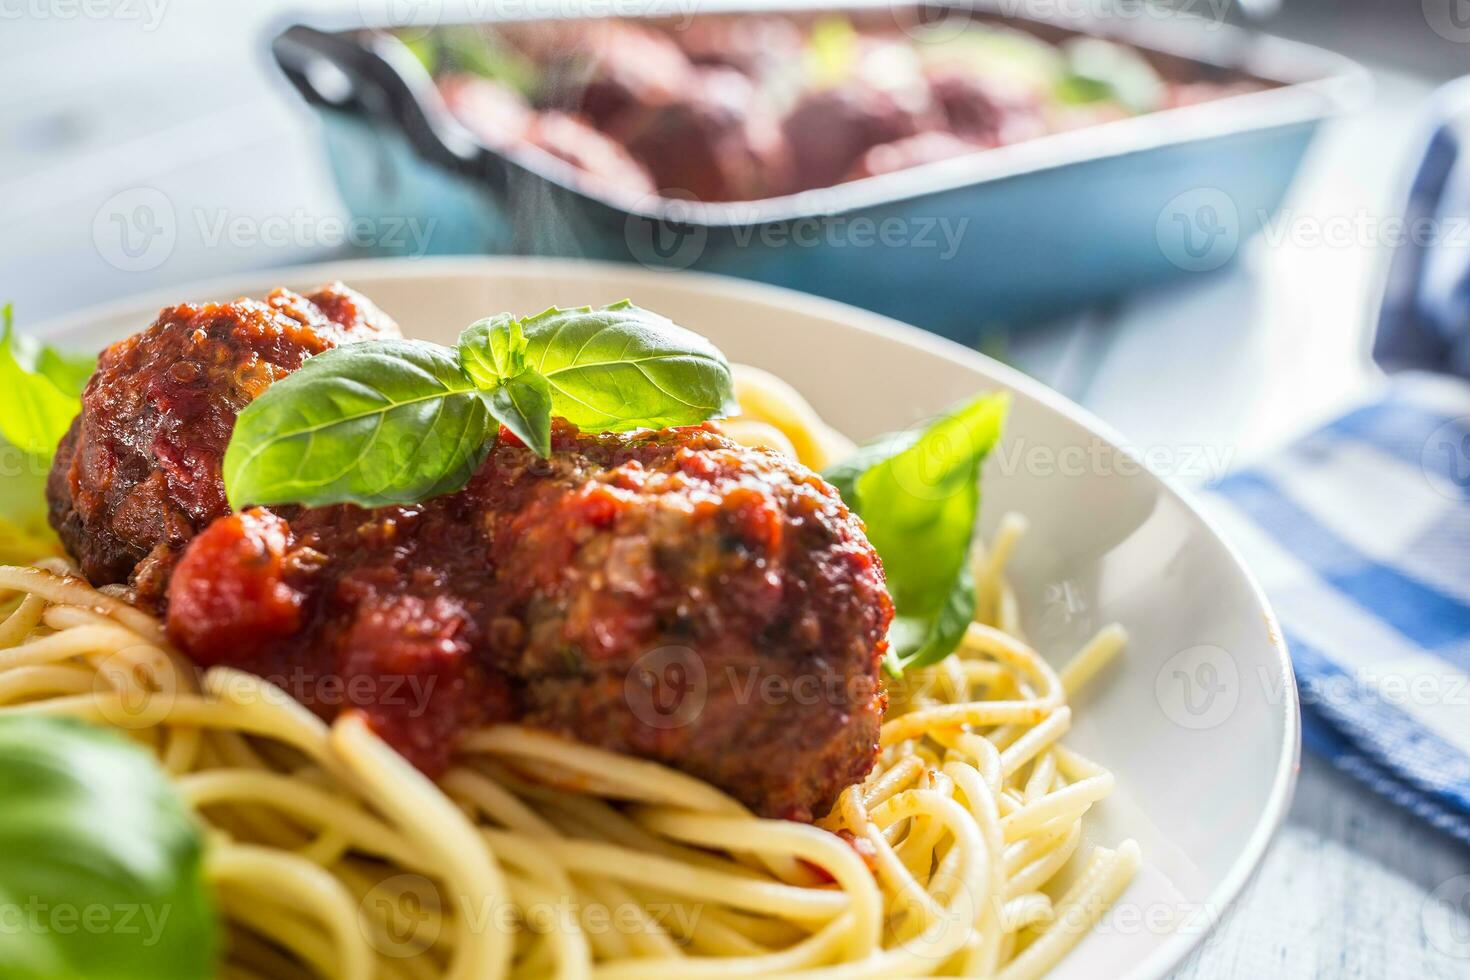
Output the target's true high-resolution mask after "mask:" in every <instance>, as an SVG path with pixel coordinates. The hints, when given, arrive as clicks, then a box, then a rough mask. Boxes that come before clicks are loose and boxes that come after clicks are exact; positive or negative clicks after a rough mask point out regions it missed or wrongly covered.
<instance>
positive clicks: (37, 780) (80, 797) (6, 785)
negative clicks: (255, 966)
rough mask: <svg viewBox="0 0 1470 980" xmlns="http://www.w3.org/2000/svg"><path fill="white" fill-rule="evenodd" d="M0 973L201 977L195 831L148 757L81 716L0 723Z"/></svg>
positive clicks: (122, 978) (207, 913)
mask: <svg viewBox="0 0 1470 980" xmlns="http://www.w3.org/2000/svg"><path fill="white" fill-rule="evenodd" d="M0 800H3V801H4V805H3V807H0V916H4V918H3V919H0V934H3V936H4V939H3V941H0V976H4V977H6V978H7V980H154V978H158V977H170V978H175V977H176V978H179V980H196V978H197V980H205V978H207V977H210V976H213V975H214V970H215V951H216V948H217V944H218V935H217V933H218V930H217V927H216V918H215V912H214V907H213V902H212V900H211V896H210V893H209V890H208V888H207V886H206V882H205V879H204V872H203V840H202V836H201V834H200V832H199V829H198V827H197V826H196V824H195V823H194V821H193V819H192V818H191V816H190V814H189V812H188V810H187V809H186V808H185V806H184V804H183V802H182V800H181V799H180V798H179V796H178V794H177V792H176V791H175V790H174V788H173V787H172V786H171V785H170V784H169V782H168V780H167V778H166V777H165V776H164V773H163V771H162V770H161V769H160V768H159V767H158V765H157V763H156V762H155V761H154V760H153V758H152V757H151V756H150V755H149V754H148V753H147V752H145V751H143V750H142V749H140V748H138V747H137V746H134V745H132V744H131V743H129V742H128V741H127V740H125V739H123V738H120V737H118V736H117V735H115V734H113V733H111V732H108V731H105V730H103V729H100V728H95V727H91V726H88V725H84V724H82V723H81V722H77V721H72V720H67V719H59V718H40V717H25V716H20V717H8V718H4V719H0Z"/></svg>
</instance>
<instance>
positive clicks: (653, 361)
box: [522, 301, 739, 432]
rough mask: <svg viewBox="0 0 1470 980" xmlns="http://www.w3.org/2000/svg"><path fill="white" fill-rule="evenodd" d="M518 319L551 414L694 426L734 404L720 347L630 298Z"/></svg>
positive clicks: (577, 419) (617, 423)
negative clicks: (543, 384) (544, 382)
mask: <svg viewBox="0 0 1470 980" xmlns="http://www.w3.org/2000/svg"><path fill="white" fill-rule="evenodd" d="M522 325H523V326H524V328H525V336H526V366H527V367H528V368H529V369H531V370H533V371H535V372H536V373H537V374H540V375H541V376H542V377H544V378H546V380H547V381H548V382H550V385H551V404H552V414H553V415H557V416H560V417H561V418H564V419H566V420H567V421H568V422H571V423H572V424H573V425H575V426H577V427H578V428H579V429H586V430H588V431H592V432H627V431H629V430H631V429H664V428H669V427H671V426H678V425H698V424H699V423H700V422H705V421H707V420H709V419H712V418H723V417H724V416H726V415H733V414H734V413H735V412H737V411H738V410H739V405H738V404H737V403H736V401H735V393H734V385H733V383H732V381H731V378H730V365H729V363H728V362H727V361H726V360H725V355H723V354H721V353H720V351H719V349H718V348H716V347H715V346H714V345H713V344H711V343H710V342H709V341H708V340H705V339H704V338H703V337H701V336H699V335H698V334H696V333H694V332H692V331H689V330H685V329H684V328H683V327H680V326H677V325H676V324H674V323H673V321H671V320H669V319H668V318H667V317H663V316H659V315H658V314H657V313H651V312H649V311H648V310H643V309H639V308H638V307H636V306H634V305H633V304H632V303H629V302H627V301H624V302H621V303H615V304H613V305H612V306H605V307H603V308H602V309H600V310H594V309H592V308H591V307H587V306H584V307H580V308H578V309H573V310H562V309H556V308H554V307H553V308H552V309H549V310H547V311H546V312H544V313H541V314H539V315H537V316H534V317H531V318H529V319H527V320H524V321H522Z"/></svg>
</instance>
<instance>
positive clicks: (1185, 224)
mask: <svg viewBox="0 0 1470 980" xmlns="http://www.w3.org/2000/svg"><path fill="white" fill-rule="evenodd" d="M1154 234H1155V236H1156V238H1157V240H1158V244H1159V249H1160V250H1161V251H1162V252H1163V253H1164V258H1166V259H1168V260H1169V261H1170V262H1172V263H1173V264H1174V265H1176V266H1178V267H1179V268H1181V269H1184V270H1185V271H1186V272H1210V271H1213V270H1215V269H1218V268H1220V267H1221V266H1222V265H1224V264H1225V263H1226V262H1229V261H1230V260H1231V258H1233V257H1234V255H1235V252H1236V249H1237V248H1239V246H1240V211H1239V209H1238V208H1236V206H1235V201H1234V200H1233V199H1232V198H1231V197H1230V195H1229V194H1226V193H1225V192H1224V191H1222V190H1220V189H1219V188H1217V187H1196V188H1194V189H1193V190H1188V191H1185V192H1184V193H1182V194H1178V195H1176V196H1175V197H1173V198H1172V199H1171V200H1170V201H1169V203H1168V204H1165V205H1164V208H1163V210H1162V211H1160V212H1159V217H1158V221H1157V222H1156V223H1155V225H1154Z"/></svg>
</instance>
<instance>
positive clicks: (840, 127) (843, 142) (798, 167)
mask: <svg viewBox="0 0 1470 980" xmlns="http://www.w3.org/2000/svg"><path fill="white" fill-rule="evenodd" d="M928 110H929V107H928V106H913V105H909V104H908V103H907V101H906V100H904V99H901V98H898V97H896V96H895V95H894V94H893V93H891V92H889V91H886V90H884V89H879V88H875V87H873V86H870V85H866V84H863V83H860V82H853V83H851V84H847V85H844V86H842V87H840V88H827V89H819V90H817V91H814V92H812V93H810V94H808V95H807V96H806V97H805V98H803V99H802V100H801V101H800V102H798V103H797V104H796V107H795V108H793V109H792V110H791V112H790V113H789V114H788V115H787V116H786V119H785V121H784V122H783V124H782V128H783V129H784V130H785V133H786V139H787V141H788V142H789V144H790V146H791V157H792V169H793V172H794V180H795V189H796V190H809V189H812V188H817V187H830V186H832V185H833V184H836V183H838V182H840V181H841V180H842V179H843V178H844V177H845V176H847V174H848V172H849V171H851V170H852V168H853V167H854V166H855V165H856V164H857V162H858V160H859V158H860V157H861V156H862V155H863V154H864V153H865V152H867V151H868V150H870V149H872V148H873V147H875V146H878V145H879V144H882V143H892V142H895V141H896V140H901V139H905V138H907V137H910V136H913V135H915V134H917V133H919V132H921V131H923V130H925V129H928V128H930V125H931V122H932V120H931V119H930V118H929V112H928Z"/></svg>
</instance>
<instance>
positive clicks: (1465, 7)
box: [1422, 0, 1470, 44]
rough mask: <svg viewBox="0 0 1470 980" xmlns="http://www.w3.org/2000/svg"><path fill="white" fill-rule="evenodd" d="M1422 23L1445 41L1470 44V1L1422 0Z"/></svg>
mask: <svg viewBox="0 0 1470 980" xmlns="http://www.w3.org/2000/svg"><path fill="white" fill-rule="evenodd" d="M1422 5H1423V8H1424V21H1425V23H1427V24H1428V25H1429V29H1430V30H1432V31H1433V32H1434V33H1436V34H1438V35H1439V36H1440V37H1442V38H1444V39H1445V40H1446V41H1453V42H1454V43H1455V44H1470V0H1422Z"/></svg>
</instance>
